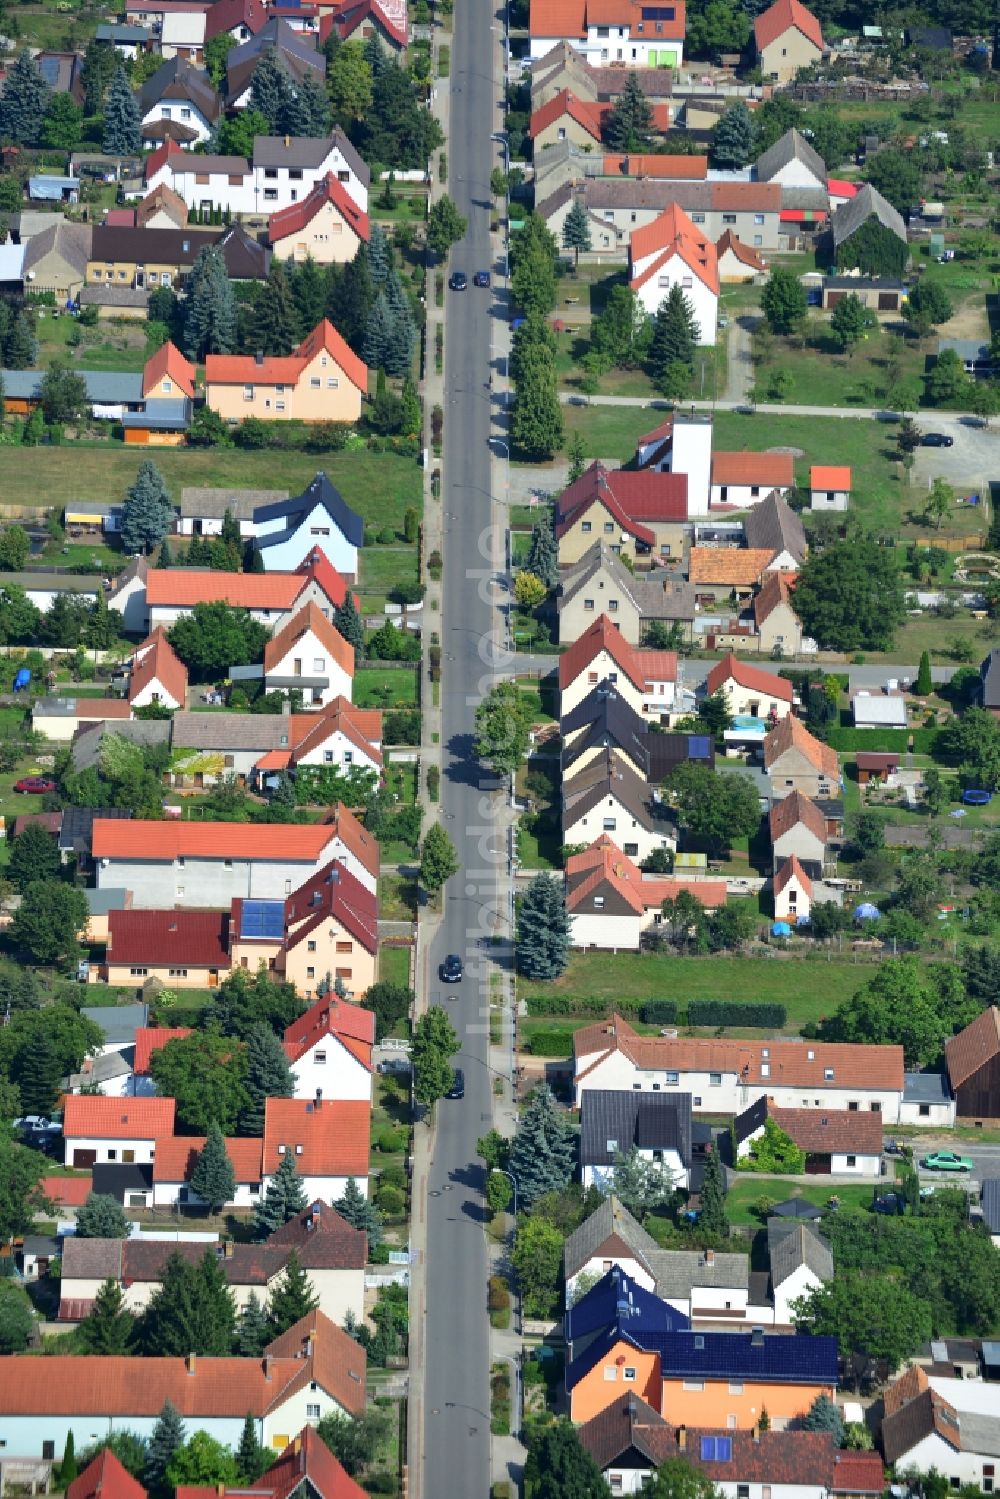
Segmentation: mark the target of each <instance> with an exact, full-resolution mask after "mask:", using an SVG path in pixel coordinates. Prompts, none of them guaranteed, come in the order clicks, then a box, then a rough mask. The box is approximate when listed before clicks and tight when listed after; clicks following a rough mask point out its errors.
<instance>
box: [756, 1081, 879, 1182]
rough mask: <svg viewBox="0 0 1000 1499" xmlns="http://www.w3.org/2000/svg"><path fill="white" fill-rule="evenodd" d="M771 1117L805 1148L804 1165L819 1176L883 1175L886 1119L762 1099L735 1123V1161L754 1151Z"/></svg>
mask: <svg viewBox="0 0 1000 1499" xmlns="http://www.w3.org/2000/svg"><path fill="white" fill-rule="evenodd" d="M768 1119H772V1120H773V1121H774V1123H775V1124H776V1125H777V1126H778V1128H779V1129H780V1130H782V1131H783V1132H784V1133H785V1134H786V1135H787V1136H788V1138H789V1139H790V1140H791V1142H792V1144H793V1145H796V1146H798V1148H799V1150H803V1151H805V1156H806V1166H805V1169H806V1171H807V1172H808V1173H809V1174H810V1175H820V1176H829V1175H833V1176H853V1175H857V1176H880V1175H881V1172H882V1117H881V1115H880V1114H878V1113H877V1112H872V1111H871V1110H868V1111H864V1112H863V1111H862V1110H861V1109H816V1108H812V1109H781V1108H777V1107H776V1106H775V1105H774V1104H773V1103H771V1101H770V1099H767V1098H758V1099H757V1101H756V1102H755V1103H752V1104H751V1105H750V1107H749V1109H747V1110H746V1111H745V1112H744V1113H742V1114H739V1115H737V1117H736V1121H735V1123H734V1125H733V1131H734V1135H735V1139H736V1157H737V1160H743V1159H744V1158H745V1157H747V1156H748V1155H749V1154H750V1148H751V1146H752V1145H753V1143H754V1141H755V1140H759V1139H760V1138H761V1136H762V1135H763V1133H764V1126H765V1124H766V1123H767V1121H768Z"/></svg>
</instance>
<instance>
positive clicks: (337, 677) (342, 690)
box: [264, 630, 354, 707]
mask: <svg viewBox="0 0 1000 1499" xmlns="http://www.w3.org/2000/svg"><path fill="white" fill-rule="evenodd" d="M275 677H306V678H309V677H325V678H326V679H327V685H326V686H325V687H316V688H311V687H310V688H309V689H307V691H308V692H309V693H310V695H311V700H312V703H313V705H315V704H317V703H319V704H321V705H323V706H324V707H325V706H326V704H327V703H330V702H332V701H333V699H334V698H335V697H346V698H347V701H348V702H350V700H351V691H352V688H353V685H354V678H353V676H352V675H351V674H350V672H346V671H345V670H344V668H343V667H342V666H341V665H340V663H339V662H337V661H335V660H334V659H333V657H332V656H331V655H330V652H329V651H328V650H327V647H326V646H325V645H324V644H322V642H321V641H319V640H317V639H316V636H315V634H314V633H313V631H312V630H307V631H306V633H305V634H304V635H302V636H300V637H299V639H298V640H296V641H295V642H294V644H293V645H292V646H291V648H290V649H289V650H288V651H287V652H286V654H285V655H284V656H283V657H282V658H281V660H280V661H275V662H273V663H272V664H271V666H270V667H269V668H268V670H267V673H266V675H265V679H264V685H265V688H268V686H269V683H270V682H271V681H272V679H273V678H275Z"/></svg>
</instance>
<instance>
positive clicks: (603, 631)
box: [559, 614, 641, 691]
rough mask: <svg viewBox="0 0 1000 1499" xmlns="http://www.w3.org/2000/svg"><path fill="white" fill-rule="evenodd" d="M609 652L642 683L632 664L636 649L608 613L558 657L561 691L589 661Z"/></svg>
mask: <svg viewBox="0 0 1000 1499" xmlns="http://www.w3.org/2000/svg"><path fill="white" fill-rule="evenodd" d="M602 651H607V653H608V655H609V656H610V657H611V659H612V660H613V661H614V663H615V665H616V666H618V667H620V668H621V670H622V671H623V672H625V674H626V675H627V676H628V677H629V678H630V679H631V680H632V681H633V682H634V684H635V685H636V686H637V687H638V686H640V685H641V684H640V682H639V681H638V679H637V676H636V674H635V669H634V667H633V665H632V656H633V651H632V647H631V646H630V645H629V643H628V641H627V640H626V639H625V638H624V636H623V635H622V633H621V631H620V630H618V629H616V628H615V626H614V625H613V624H612V623H611V621H610V619H609V618H608V616H607V615H606V614H602V615H601V616H600V618H599V619H595V620H594V623H593V624H592V625H588V626H587V628H586V630H584V632H583V634H582V635H581V636H580V637H579V639H577V640H575V641H574V642H573V644H572V645H571V646H570V648H569V650H568V651H564V652H563V654H562V655H561V656H560V657H559V687H560V690H561V691H565V689H566V688H567V687H568V686H569V685H570V683H571V682H574V681H575V680H576V678H577V677H578V676H579V675H580V673H581V672H582V671H585V670H586V668H587V667H588V666H589V665H590V663H591V662H592V661H593V660H594V659H595V657H597V656H598V655H600V653H601V652H602Z"/></svg>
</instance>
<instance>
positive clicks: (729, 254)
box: [715, 229, 767, 286]
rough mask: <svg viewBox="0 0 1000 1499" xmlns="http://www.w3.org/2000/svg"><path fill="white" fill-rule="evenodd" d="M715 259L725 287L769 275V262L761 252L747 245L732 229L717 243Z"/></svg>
mask: <svg viewBox="0 0 1000 1499" xmlns="http://www.w3.org/2000/svg"><path fill="white" fill-rule="evenodd" d="M715 257H716V264H717V266H718V270H719V281H720V283H721V284H722V285H723V286H731V285H736V284H737V283H739V282H741V281H758V280H760V279H762V278H763V277H764V276H766V275H767V261H766V260H765V259H764V257H763V256H762V255H761V253H760V251H759V250H754V249H751V247H750V246H749V245H745V244H744V243H743V241H742V240H741V239H740V238H739V237H738V236H737V235H735V234H734V233H733V231H732V230H731V229H726V230H725V231H724V233H723V234H722V235H720V237H719V238H718V239H717V240H716V241H715Z"/></svg>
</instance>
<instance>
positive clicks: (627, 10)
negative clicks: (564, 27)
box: [587, 0, 687, 42]
mask: <svg viewBox="0 0 1000 1499" xmlns="http://www.w3.org/2000/svg"><path fill="white" fill-rule="evenodd" d="M672 9H673V12H674V14H673V18H672V19H669V18H666V17H664V18H663V19H662V20H660V21H658V22H656V23H654V24H655V25H656V26H657V27H659V28H660V29H659V30H656V32H655V35H656V37H657V38H658V39H659V40H661V41H674V42H677V41H683V40H684V32H685V27H686V23H687V17H686V13H685V4H684V0H674V4H673V7H672ZM643 14H644V12H643V6H642V0H587V25H588V26H628V27H633V26H637V25H638V24H639V22H641V21H642V20H643Z"/></svg>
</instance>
